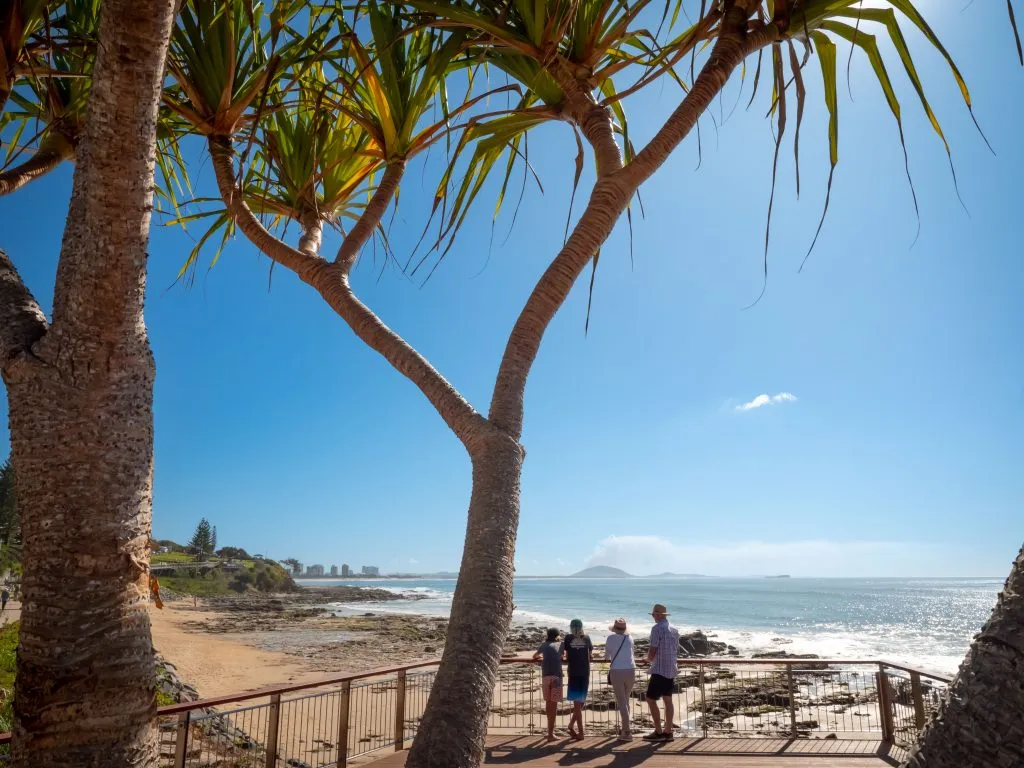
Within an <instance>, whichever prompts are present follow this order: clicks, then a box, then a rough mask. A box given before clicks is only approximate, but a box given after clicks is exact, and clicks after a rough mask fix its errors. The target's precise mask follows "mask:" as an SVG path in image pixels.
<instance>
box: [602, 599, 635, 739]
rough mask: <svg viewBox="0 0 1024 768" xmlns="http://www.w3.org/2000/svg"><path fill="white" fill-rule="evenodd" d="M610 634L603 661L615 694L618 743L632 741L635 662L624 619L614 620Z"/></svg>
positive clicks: (605, 644) (631, 639) (631, 641)
mask: <svg viewBox="0 0 1024 768" xmlns="http://www.w3.org/2000/svg"><path fill="white" fill-rule="evenodd" d="M608 629H610V630H611V631H612V634H610V635H609V636H608V639H607V640H605V643H604V658H605V661H610V662H611V667H610V669H609V671H608V683H609V684H610V685H611V687H612V690H613V691H614V692H615V703H616V704H617V705H618V708H619V717H620V718H621V719H622V727H621V728H620V729H619V741H632V740H633V734H632V732H631V729H630V722H629V697H630V695H631V694H632V693H633V684H634V683H635V682H636V661H635V660H634V658H633V638H632V637H630V635H629V632H628V631H627V627H626V620H625V619H616V620H615V623H614V624H612V625H611V626H610V627H608Z"/></svg>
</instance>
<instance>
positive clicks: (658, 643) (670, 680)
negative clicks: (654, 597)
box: [644, 603, 679, 741]
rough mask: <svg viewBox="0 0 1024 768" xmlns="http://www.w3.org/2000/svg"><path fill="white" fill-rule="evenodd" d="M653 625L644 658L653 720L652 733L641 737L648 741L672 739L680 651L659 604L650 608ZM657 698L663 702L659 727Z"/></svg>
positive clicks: (677, 633) (648, 703) (666, 612)
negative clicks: (649, 670)
mask: <svg viewBox="0 0 1024 768" xmlns="http://www.w3.org/2000/svg"><path fill="white" fill-rule="evenodd" d="M651 616H652V617H653V618H654V627H653V629H651V648H650V650H649V651H648V652H647V661H649V662H650V664H651V678H650V681H649V682H648V684H647V706H648V707H650V710H651V718H653V720H654V733H649V734H647V735H646V736H644V739H646V740H647V741H671V740H672V738H673V736H672V731H673V729H674V727H675V726H674V725H673V722H672V721H673V719H674V718H675V705H674V703H673V701H672V694H673V692H674V691H675V687H676V673H677V672H678V671H679V668H678V666H677V665H676V657H677V656H678V654H679V631H678V630H677V629H676V628H675V627H673V626H672V625H671V624H669V623H668V609H667V608H666V607H665V606H664V605H662V604H661V603H658V604H656V605H655V606H654V608H653V609H651ZM658 699H661V701H662V702H663V703H664V704H665V727H664V728H662V727H661V713H660V712H659V711H658Z"/></svg>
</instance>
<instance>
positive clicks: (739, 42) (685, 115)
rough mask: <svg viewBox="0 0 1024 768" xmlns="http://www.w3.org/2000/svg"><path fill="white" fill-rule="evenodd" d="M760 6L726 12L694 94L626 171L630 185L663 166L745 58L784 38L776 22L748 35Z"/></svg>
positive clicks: (747, 2) (738, 5)
mask: <svg viewBox="0 0 1024 768" xmlns="http://www.w3.org/2000/svg"><path fill="white" fill-rule="evenodd" d="M757 5H758V0H744V1H740V0H737V1H736V2H734V3H733V4H732V5H731V6H730V7H729V8H728V10H727V11H726V12H725V15H724V16H723V17H722V24H721V31H720V32H719V34H718V40H717V41H716V42H715V47H714V48H713V49H712V51H711V55H710V56H709V57H708V60H707V62H705V64H704V67H703V68H702V69H701V71H700V74H699V75H698V76H697V79H696V80H695V81H694V83H693V88H692V89H691V90H690V93H688V94H687V96H686V98H685V99H683V101H682V103H681V104H680V105H679V106H678V107H676V109H675V111H674V112H673V113H672V114H671V115H670V116H669V118H668V120H666V121H665V124H664V125H663V126H662V127H661V129H660V130H659V131H658V132H657V133H656V134H655V135H654V138H652V139H651V140H650V141H649V142H648V143H647V146H645V147H644V148H643V149H642V150H640V152H639V153H638V154H637V156H636V157H635V158H634V160H633V162H631V163H630V164H629V168H627V169H626V171H625V173H626V174H628V176H629V183H631V184H636V186H637V187H639V186H640V185H641V184H643V183H644V182H645V181H647V179H649V178H650V177H651V175H652V174H653V173H654V172H655V171H656V170H658V168H660V167H661V166H662V164H663V163H664V162H665V160H666V159H668V156H669V155H670V154H672V151H673V150H674V149H675V148H676V147H678V146H679V144H680V143H681V142H682V141H683V139H684V138H686V136H687V135H688V134H689V133H690V131H691V130H692V129H693V127H694V126H695V125H696V124H697V120H698V119H699V118H700V116H701V115H702V114H703V113H704V110H705V109H707V105H708V104H710V103H711V99H712V98H714V96H716V95H717V94H718V93H719V92H720V91H721V90H722V88H724V87H725V83H726V82H727V81H728V79H729V77H730V76H731V75H732V73H733V70H734V69H736V67H737V66H739V65H740V63H742V61H743V59H745V58H746V57H747V56H748V55H749V54H751V53H753V52H754V51H756V50H758V49H760V48H763V47H764V46H766V45H770V44H771V43H774V42H775V41H777V40H779V39H780V33H779V28H778V27H777V26H776V25H775V24H774V23H772V24H768V25H765V26H762V27H760V28H758V29H757V30H755V31H754V32H753V33H751V34H749V35H748V33H747V20H748V19H749V18H750V15H751V13H753V12H754V10H755V9H756V8H757ZM748 6H749V7H748ZM698 89H699V91H698ZM694 91H698V92H697V93H694Z"/></svg>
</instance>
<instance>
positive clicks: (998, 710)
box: [904, 548, 1024, 768]
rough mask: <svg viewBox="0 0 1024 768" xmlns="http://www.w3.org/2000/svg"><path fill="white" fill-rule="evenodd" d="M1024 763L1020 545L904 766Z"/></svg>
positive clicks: (1023, 565)
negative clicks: (992, 605)
mask: <svg viewBox="0 0 1024 768" xmlns="http://www.w3.org/2000/svg"><path fill="white" fill-rule="evenodd" d="M1020 765H1024V548H1022V549H1021V551H1020V554H1018V555H1017V560H1016V562H1015V563H1014V564H1013V568H1012V569H1011V571H1010V576H1009V578H1008V579H1007V580H1006V586H1005V587H1004V588H1003V591H1002V592H1000V593H999V599H998V600H997V601H996V607H995V608H994V609H993V610H992V615H991V616H990V617H989V619H988V621H987V622H986V623H985V626H984V627H982V630H981V632H980V633H979V634H978V636H977V637H975V638H974V642H973V643H971V647H970V649H969V650H968V651H967V657H966V658H965V659H964V662H963V664H961V665H960V671H959V672H958V673H957V676H956V677H955V678H954V680H953V683H952V684H951V685H950V687H949V692H948V694H947V695H946V697H945V698H944V699H943V701H942V704H941V705H940V708H939V711H938V713H937V714H936V715H935V718H934V719H933V720H932V721H931V722H930V723H928V724H927V725H926V726H925V729H924V733H922V735H921V740H920V743H919V744H918V746H917V747H915V749H914V750H913V751H912V752H911V755H910V758H909V759H908V760H907V762H905V763H904V766H906V767H907V768H967V766H979V767H980V766H985V767H986V768H989V767H991V768H1010V767H1011V766H1020Z"/></svg>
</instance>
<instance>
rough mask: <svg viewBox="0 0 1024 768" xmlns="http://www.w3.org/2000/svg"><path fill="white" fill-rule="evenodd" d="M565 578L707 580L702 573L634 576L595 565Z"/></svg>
mask: <svg viewBox="0 0 1024 768" xmlns="http://www.w3.org/2000/svg"><path fill="white" fill-rule="evenodd" d="M565 578H568V579H643V578H647V579H695V578H706V577H705V576H704V575H703V574H700V573H672V572H671V571H665V572H664V573H655V574H651V575H650V576H634V575H633V574H632V573H627V572H626V571H624V570H622V569H621V568H616V567H614V566H611V565H594V566H591V567H590V568H584V569H583V570H582V571H577V572H576V573H573V574H570V575H569V576H566V577H565Z"/></svg>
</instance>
